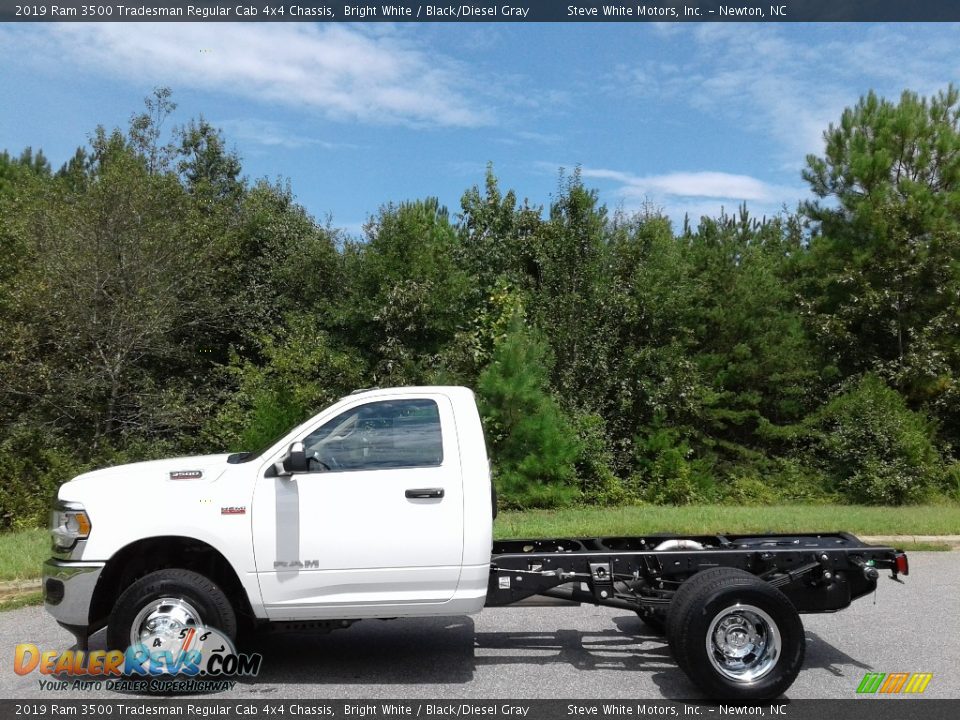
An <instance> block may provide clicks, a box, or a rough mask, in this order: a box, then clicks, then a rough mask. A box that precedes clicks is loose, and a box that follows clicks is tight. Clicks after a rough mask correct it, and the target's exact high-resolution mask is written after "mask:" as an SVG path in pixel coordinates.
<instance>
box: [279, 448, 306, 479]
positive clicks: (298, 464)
mask: <svg viewBox="0 0 960 720" xmlns="http://www.w3.org/2000/svg"><path fill="white" fill-rule="evenodd" d="M276 465H279V466H280V467H277V475H281V476H286V475H294V474H296V473H305V472H307V453H306V450H304V447H303V443H302V442H295V443H290V449H289V450H288V451H287V454H286V456H284V458H283V460H281V461H280V462H278V463H276Z"/></svg>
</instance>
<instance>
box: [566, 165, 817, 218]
mask: <svg viewBox="0 0 960 720" xmlns="http://www.w3.org/2000/svg"><path fill="white" fill-rule="evenodd" d="M580 174H581V176H582V177H583V178H584V179H589V180H599V181H604V180H606V181H610V182H612V183H613V188H612V190H610V191H609V192H611V193H612V195H613V197H615V198H616V199H617V200H618V206H619V207H620V208H621V209H623V210H624V211H626V212H628V213H632V212H637V211H640V210H643V209H645V208H647V207H649V206H653V207H654V208H657V209H660V210H662V211H663V212H664V213H665V214H666V215H667V216H668V217H670V218H671V219H672V220H673V221H674V223H675V224H678V223H679V222H681V221H682V219H683V217H684V215H688V216H689V217H690V218H691V221H692V222H693V223H694V224H696V222H697V220H699V218H700V217H701V216H703V215H708V216H712V217H715V216H717V215H719V214H720V211H721V209H724V210H726V211H727V212H728V213H730V212H733V211H735V210H736V209H737V208H738V207H739V206H740V205H741V203H744V202H746V203H747V207H748V208H749V210H750V213H751V215H753V216H754V217H760V216H767V217H772V216H774V215H777V214H778V213H779V212H780V211H781V210H782V209H783V207H784V206H786V207H787V208H788V209H791V210H792V209H793V208H794V207H795V206H796V204H797V201H798V200H800V199H801V198H803V197H806V195H807V193H806V192H805V191H804V190H803V189H801V188H796V187H790V186H785V185H776V184H773V183H768V182H764V181H763V180H759V179H757V178H755V177H751V176H749V175H736V174H732V173H726V172H716V171H712V170H703V171H695V172H672V173H666V174H662V175H645V176H640V175H634V174H632V173H629V172H623V171H620V170H609V169H603V168H581V170H580Z"/></svg>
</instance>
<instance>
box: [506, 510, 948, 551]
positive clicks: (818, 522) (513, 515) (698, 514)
mask: <svg viewBox="0 0 960 720" xmlns="http://www.w3.org/2000/svg"><path fill="white" fill-rule="evenodd" d="M832 530H844V531H846V532H850V533H853V534H854V535H956V534H960V505H952V504H951V505H912V506H904V507H867V506H861V505H774V506H769V507H762V506H755V507H754V506H739V505H738V506H724V505H689V506H681V507H674V506H660V505H643V506H628V507H615V508H571V509H565V510H531V511H526V512H501V513H500V514H499V516H498V517H497V520H496V522H495V523H494V534H495V535H496V537H497V538H498V539H500V538H511V537H514V538H536V537H590V536H594V535H607V536H616V535H648V534H649V535H652V534H657V533H677V534H689V535H704V534H714V533H731V534H738V533H739V534H743V533H754V532H829V531H832ZM928 549H929V548H928Z"/></svg>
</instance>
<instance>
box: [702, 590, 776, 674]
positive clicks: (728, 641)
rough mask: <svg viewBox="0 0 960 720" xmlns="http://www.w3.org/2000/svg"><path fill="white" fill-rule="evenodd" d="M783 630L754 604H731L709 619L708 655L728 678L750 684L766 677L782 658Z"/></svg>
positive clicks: (711, 662) (718, 670)
mask: <svg viewBox="0 0 960 720" xmlns="http://www.w3.org/2000/svg"><path fill="white" fill-rule="evenodd" d="M780 647H781V640H780V630H779V628H777V624H776V623H775V622H774V621H773V618H771V617H770V616H769V615H768V614H767V613H765V612H764V611H763V610H761V609H760V608H758V607H756V606H754V605H741V604H739V603H738V604H737V605H732V606H730V607H727V608H724V609H723V610H721V611H720V612H719V613H717V614H716V616H715V617H714V618H713V620H711V621H710V625H709V629H708V631H707V657H708V658H709V659H710V664H711V665H713V667H714V668H715V669H716V670H717V672H719V673H721V674H722V675H724V676H725V677H727V678H729V679H730V680H733V681H734V682H740V683H751V682H754V681H756V680H759V679H760V678H762V677H764V676H765V675H766V674H767V673H769V672H770V671H771V670H772V669H773V667H774V666H775V665H776V664H777V659H778V658H779V657H780Z"/></svg>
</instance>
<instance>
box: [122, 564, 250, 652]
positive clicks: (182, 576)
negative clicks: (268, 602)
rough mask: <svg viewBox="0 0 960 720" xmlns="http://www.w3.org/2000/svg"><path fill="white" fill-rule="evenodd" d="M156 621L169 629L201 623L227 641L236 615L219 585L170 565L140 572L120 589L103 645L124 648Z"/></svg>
mask: <svg viewBox="0 0 960 720" xmlns="http://www.w3.org/2000/svg"><path fill="white" fill-rule="evenodd" d="M158 621H159V623H161V624H165V625H166V626H168V627H169V628H170V632H176V631H178V630H179V629H180V628H182V627H189V626H191V625H203V626H205V627H208V628H214V629H216V630H219V631H220V633H221V634H222V635H225V636H226V637H227V638H228V639H230V640H231V641H232V640H235V639H236V636H237V615H236V613H235V612H234V610H233V606H232V605H231V604H230V601H229V600H228V599H227V596H226V595H225V594H224V593H223V591H222V590H221V589H220V587H219V586H218V585H217V584H216V583H215V582H213V581H212V580H210V579H209V578H206V577H204V576H203V575H201V574H200V573H196V572H193V571H192V570H182V569H170V570H157V571H156V572H152V573H150V574H148V575H144V576H143V577H142V578H140V579H139V580H137V581H136V582H135V583H133V584H132V585H131V586H130V587H128V588H127V589H126V590H124V592H123V593H122V594H121V595H120V597H119V598H118V599H117V602H116V605H114V607H113V612H111V613H110V620H109V622H108V625H107V646H108V647H109V648H110V649H116V650H125V649H126V648H127V647H128V646H130V645H134V644H136V642H139V637H140V635H141V633H143V632H145V631H146V629H147V625H148V624H156V623H157V622H158Z"/></svg>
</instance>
